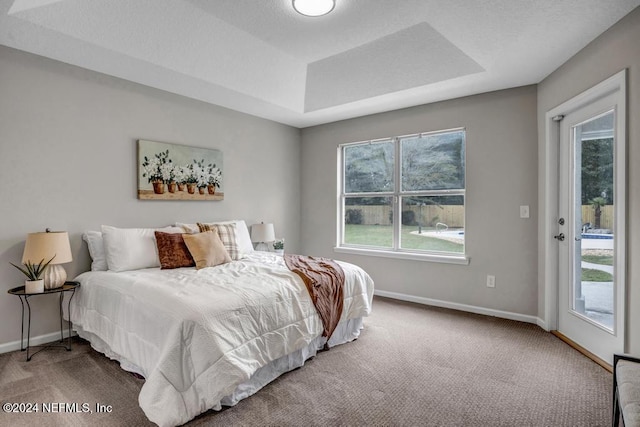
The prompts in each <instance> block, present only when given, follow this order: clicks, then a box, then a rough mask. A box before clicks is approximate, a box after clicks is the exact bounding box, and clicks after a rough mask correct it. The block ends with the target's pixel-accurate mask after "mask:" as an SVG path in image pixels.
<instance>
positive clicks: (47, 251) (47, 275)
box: [22, 229, 73, 290]
mask: <svg viewBox="0 0 640 427" xmlns="http://www.w3.org/2000/svg"><path fill="white" fill-rule="evenodd" d="M54 255H55V257H54ZM52 257H53V260H52V261H51V263H50V264H49V266H48V267H47V268H46V269H45V271H44V277H43V279H44V288H45V290H46V289H54V288H59V287H60V286H62V285H64V282H65V281H66V280H67V272H66V271H65V270H64V267H62V266H61V265H60V264H64V263H67V262H71V261H73V257H72V256H71V246H70V245H69V234H68V233H67V232H66V231H49V229H47V231H45V232H39V233H29V234H28V235H27V242H26V243H25V245H24V252H23V254H22V263H23V264H25V263H27V262H30V263H35V264H37V263H39V262H40V261H42V260H44V261H45V262H47V261H48V260H50V259H51V258H52Z"/></svg>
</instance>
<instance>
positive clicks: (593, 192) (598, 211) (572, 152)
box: [555, 96, 625, 363]
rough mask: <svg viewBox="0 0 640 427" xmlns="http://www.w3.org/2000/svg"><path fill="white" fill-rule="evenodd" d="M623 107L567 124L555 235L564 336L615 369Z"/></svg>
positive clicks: (597, 110)
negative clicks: (612, 364) (620, 133)
mask: <svg viewBox="0 0 640 427" xmlns="http://www.w3.org/2000/svg"><path fill="white" fill-rule="evenodd" d="M615 102H616V101H615V99H614V98H613V97H612V96H608V97H604V98H601V99H599V100H597V101H595V102H593V103H590V104H588V105H586V106H584V107H582V108H579V109H577V110H576V111H573V112H571V113H570V114H567V115H566V116H565V117H564V118H563V119H562V121H561V123H560V159H559V160H560V170H559V172H560V183H559V184H560V188H559V203H558V204H559V209H560V212H559V230H560V233H559V234H558V235H557V236H555V237H556V239H557V240H558V244H559V245H560V247H559V286H558V289H559V295H558V331H559V332H561V333H562V334H563V335H565V336H567V337H568V338H569V339H571V340H572V341H574V342H576V343H577V344H579V345H580V346H582V347H583V348H585V349H586V350H588V351H590V352H591V353H593V354H594V355H596V356H597V357H599V358H600V359H602V360H604V361H606V362H609V363H611V361H612V359H613V353H614V352H620V351H623V348H624V333H623V326H624V317H623V315H624V259H625V256H624V255H625V254H624V244H623V243H624V237H623V234H624V220H622V221H620V219H621V218H622V219H624V209H622V210H621V206H620V204H621V203H622V206H624V195H625V191H624V156H623V154H624V141H619V140H618V139H617V132H616V130H617V129H618V126H619V122H618V120H621V119H622V118H620V117H618V115H617V113H616V111H617V110H616V103H615ZM620 150H622V151H620ZM620 222H621V223H622V224H620ZM620 239H622V241H620Z"/></svg>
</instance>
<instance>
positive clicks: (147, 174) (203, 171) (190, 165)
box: [138, 139, 224, 200]
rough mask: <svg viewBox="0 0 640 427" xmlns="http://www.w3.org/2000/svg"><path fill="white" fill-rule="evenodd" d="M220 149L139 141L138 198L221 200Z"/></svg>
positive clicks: (222, 196)
mask: <svg viewBox="0 0 640 427" xmlns="http://www.w3.org/2000/svg"><path fill="white" fill-rule="evenodd" d="M223 174H224V169H223V167H222V152H221V151H220V150H212V149H207V148H197V147H188V146H186V145H177V144H168V143H164V142H155V141H145V140H142V139H140V140H138V198H139V199H146V200H222V199H224V191H223V187H222V186H223Z"/></svg>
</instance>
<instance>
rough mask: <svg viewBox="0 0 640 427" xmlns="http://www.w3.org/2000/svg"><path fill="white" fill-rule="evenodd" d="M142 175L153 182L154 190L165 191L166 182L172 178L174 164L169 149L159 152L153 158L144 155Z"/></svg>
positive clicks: (158, 192) (157, 191) (160, 192)
mask: <svg viewBox="0 0 640 427" xmlns="http://www.w3.org/2000/svg"><path fill="white" fill-rule="evenodd" d="M142 168H143V173H142V176H143V177H145V178H147V179H148V180H149V182H150V183H152V184H153V192H154V193H156V194H163V193H164V184H165V182H166V183H168V182H169V181H170V180H171V175H172V170H173V165H172V164H171V159H170V158H169V150H167V151H162V152H160V153H157V154H156V155H155V156H154V157H153V158H151V159H150V158H148V157H147V156H144V161H143V162H142Z"/></svg>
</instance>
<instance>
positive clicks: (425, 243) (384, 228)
mask: <svg viewBox="0 0 640 427" xmlns="http://www.w3.org/2000/svg"><path fill="white" fill-rule="evenodd" d="M417 230H418V227H409V226H403V227H402V236H401V239H402V248H403V249H417V250H424V251H438V252H455V253H463V252H464V245H461V244H459V243H454V242H449V241H447V240H443V239H438V238H435V237H426V236H418V235H415V234H411V232H412V231H417ZM344 234H345V235H344V241H345V243H348V244H352V245H367V246H377V247H381V248H391V247H392V246H393V227H392V226H391V225H359V224H347V225H346V226H345V233H344Z"/></svg>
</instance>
